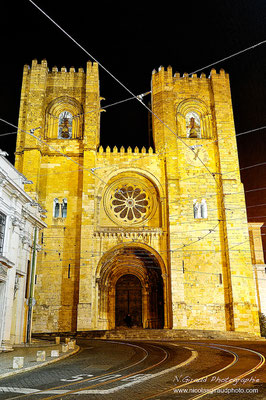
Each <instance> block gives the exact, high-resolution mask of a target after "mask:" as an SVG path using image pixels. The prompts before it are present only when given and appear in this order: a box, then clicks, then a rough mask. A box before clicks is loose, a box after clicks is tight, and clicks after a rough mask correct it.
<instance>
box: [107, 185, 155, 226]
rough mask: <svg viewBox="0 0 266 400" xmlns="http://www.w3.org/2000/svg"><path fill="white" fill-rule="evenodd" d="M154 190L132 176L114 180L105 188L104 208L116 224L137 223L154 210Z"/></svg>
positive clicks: (145, 218) (146, 217)
mask: <svg viewBox="0 0 266 400" xmlns="http://www.w3.org/2000/svg"><path fill="white" fill-rule="evenodd" d="M155 200H156V192H155V189H154V188H153V187H149V186H148V185H145V184H144V183H143V182H142V181H138V180H137V179H134V178H124V179H121V180H118V181H116V182H115V183H113V184H112V185H111V186H109V188H108V189H107V191H106V193H105V197H104V204H105V210H106V212H107V214H108V215H109V217H110V218H111V219H112V220H113V221H114V222H116V223H118V224H123V225H124V224H139V223H142V222H143V221H145V220H147V219H148V218H149V217H150V216H151V214H153V211H155V210H154V209H155V207H154V206H155V204H156V202H155Z"/></svg>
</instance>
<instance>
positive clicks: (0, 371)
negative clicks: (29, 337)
mask: <svg viewBox="0 0 266 400" xmlns="http://www.w3.org/2000/svg"><path fill="white" fill-rule="evenodd" d="M63 343H64V342H61V343H60V344H59V345H58V344H55V343H54V342H52V341H46V340H38V341H37V340H36V341H33V342H32V343H31V344H30V345H23V346H21V347H20V346H16V347H14V350H13V351H8V352H1V353H0V379H2V378H6V377H7V376H11V375H15V374H19V373H21V372H25V371H31V370H32V369H35V368H39V367H43V366H44V365H48V364H51V363H54V362H56V361H59V360H62V359H64V358H66V357H69V356H71V355H73V354H75V353H77V352H78V351H79V346H77V345H75V347H74V349H71V350H68V351H67V352H65V353H63V352H62V344H63ZM52 350H59V357H51V351H52ZM37 351H45V353H46V359H45V361H36V358H37V357H36V356H37ZM14 357H24V366H23V368H16V369H13V358H14Z"/></svg>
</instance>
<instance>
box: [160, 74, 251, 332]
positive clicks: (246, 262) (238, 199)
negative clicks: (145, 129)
mask: <svg viewBox="0 0 266 400" xmlns="http://www.w3.org/2000/svg"><path fill="white" fill-rule="evenodd" d="M152 110H153V112H154V114H155V115H156V116H157V117H158V118H156V117H153V137H154V143H155V147H156V152H159V153H160V154H161V155H162V156H163V157H164V158H165V174H166V191H167V197H168V206H169V227H168V229H169V255H170V257H171V265H172V271H171V281H172V301H173V327H174V328H175V327H176V328H177V327H181V326H183V327H185V326H188V327H189V326H190V327H192V326H196V325H197V323H198V325H201V326H205V329H208V326H209V327H212V329H224V328H223V326H224V324H225V326H226V329H227V330H236V331H246V332H248V331H250V330H252V331H253V332H257V333H258V332H259V326H258V316H257V309H256V300H255V288H254V281H253V273H252V265H251V255H250V246H249V240H248V239H249V236H248V225H247V217H246V207H245V197H244V190H243V185H242V183H241V181H240V172H239V163H238V153H237V145H236V137H235V128H234V118H233V111H232V102H231V93H230V84H229V77H228V74H226V73H225V72H224V70H221V71H220V73H217V72H216V71H215V70H212V71H211V74H210V76H209V77H206V76H205V74H202V75H201V76H200V77H198V76H197V75H196V74H195V75H193V76H189V75H188V74H184V75H183V76H180V74H178V73H176V74H175V75H173V74H172V69H171V67H169V68H168V69H167V70H165V69H164V68H163V67H161V68H160V69H159V71H158V72H156V71H154V73H153V75H152ZM162 121H163V123H162ZM197 321H198V322H197ZM251 325H252V329H250V326H251Z"/></svg>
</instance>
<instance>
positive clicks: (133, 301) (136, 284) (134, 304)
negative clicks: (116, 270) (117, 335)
mask: <svg viewBox="0 0 266 400" xmlns="http://www.w3.org/2000/svg"><path fill="white" fill-rule="evenodd" d="M128 314H130V317H131V324H132V326H138V327H141V326H142V288H141V283H140V280H139V278H137V277H136V276H134V275H130V274H126V275H123V276H121V277H120V278H119V279H118V281H117V282H116V286H115V326H116V327H119V326H126V325H127V324H126V320H125V317H126V316H127V315H128Z"/></svg>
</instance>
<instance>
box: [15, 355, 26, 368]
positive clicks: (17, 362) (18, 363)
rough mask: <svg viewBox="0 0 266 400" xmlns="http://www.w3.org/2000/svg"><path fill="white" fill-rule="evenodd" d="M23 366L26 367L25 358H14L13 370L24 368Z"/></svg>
mask: <svg viewBox="0 0 266 400" xmlns="http://www.w3.org/2000/svg"><path fill="white" fill-rule="evenodd" d="M23 366H24V357H13V369H15V368H23Z"/></svg>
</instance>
